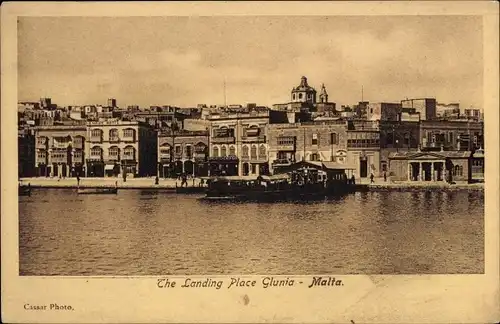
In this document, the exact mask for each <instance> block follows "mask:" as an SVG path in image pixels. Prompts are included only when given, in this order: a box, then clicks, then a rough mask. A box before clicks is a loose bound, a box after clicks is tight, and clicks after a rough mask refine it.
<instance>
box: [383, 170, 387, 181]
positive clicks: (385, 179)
mask: <svg viewBox="0 0 500 324" xmlns="http://www.w3.org/2000/svg"><path fill="white" fill-rule="evenodd" d="M384 182H387V172H385V171H384Z"/></svg>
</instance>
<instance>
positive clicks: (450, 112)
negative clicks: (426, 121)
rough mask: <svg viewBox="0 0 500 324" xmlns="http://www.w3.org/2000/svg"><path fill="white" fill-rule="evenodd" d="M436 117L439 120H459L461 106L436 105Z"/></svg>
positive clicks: (456, 104) (457, 104)
mask: <svg viewBox="0 0 500 324" xmlns="http://www.w3.org/2000/svg"><path fill="white" fill-rule="evenodd" d="M436 117H439V118H445V119H446V118H459V117H460V104H459V103H449V104H444V103H439V102H437V103H436Z"/></svg>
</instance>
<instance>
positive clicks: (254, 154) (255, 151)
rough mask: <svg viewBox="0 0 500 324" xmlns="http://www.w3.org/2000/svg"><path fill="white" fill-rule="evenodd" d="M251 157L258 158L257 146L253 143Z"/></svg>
mask: <svg viewBox="0 0 500 324" xmlns="http://www.w3.org/2000/svg"><path fill="white" fill-rule="evenodd" d="M250 157H251V158H252V159H256V158H257V146H255V145H252V149H251V150H250Z"/></svg>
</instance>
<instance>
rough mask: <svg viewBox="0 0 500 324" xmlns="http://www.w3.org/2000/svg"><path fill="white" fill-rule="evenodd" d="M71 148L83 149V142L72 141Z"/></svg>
mask: <svg viewBox="0 0 500 324" xmlns="http://www.w3.org/2000/svg"><path fill="white" fill-rule="evenodd" d="M73 148H75V149H83V142H73Z"/></svg>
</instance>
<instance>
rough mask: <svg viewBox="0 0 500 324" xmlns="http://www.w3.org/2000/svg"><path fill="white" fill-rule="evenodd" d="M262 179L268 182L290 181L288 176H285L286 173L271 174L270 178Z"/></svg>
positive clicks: (265, 176)
mask: <svg viewBox="0 0 500 324" xmlns="http://www.w3.org/2000/svg"><path fill="white" fill-rule="evenodd" d="M262 179H264V180H269V181H277V180H287V179H290V175H289V174H286V173H279V174H273V175H270V176H268V175H263V176H262Z"/></svg>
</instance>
